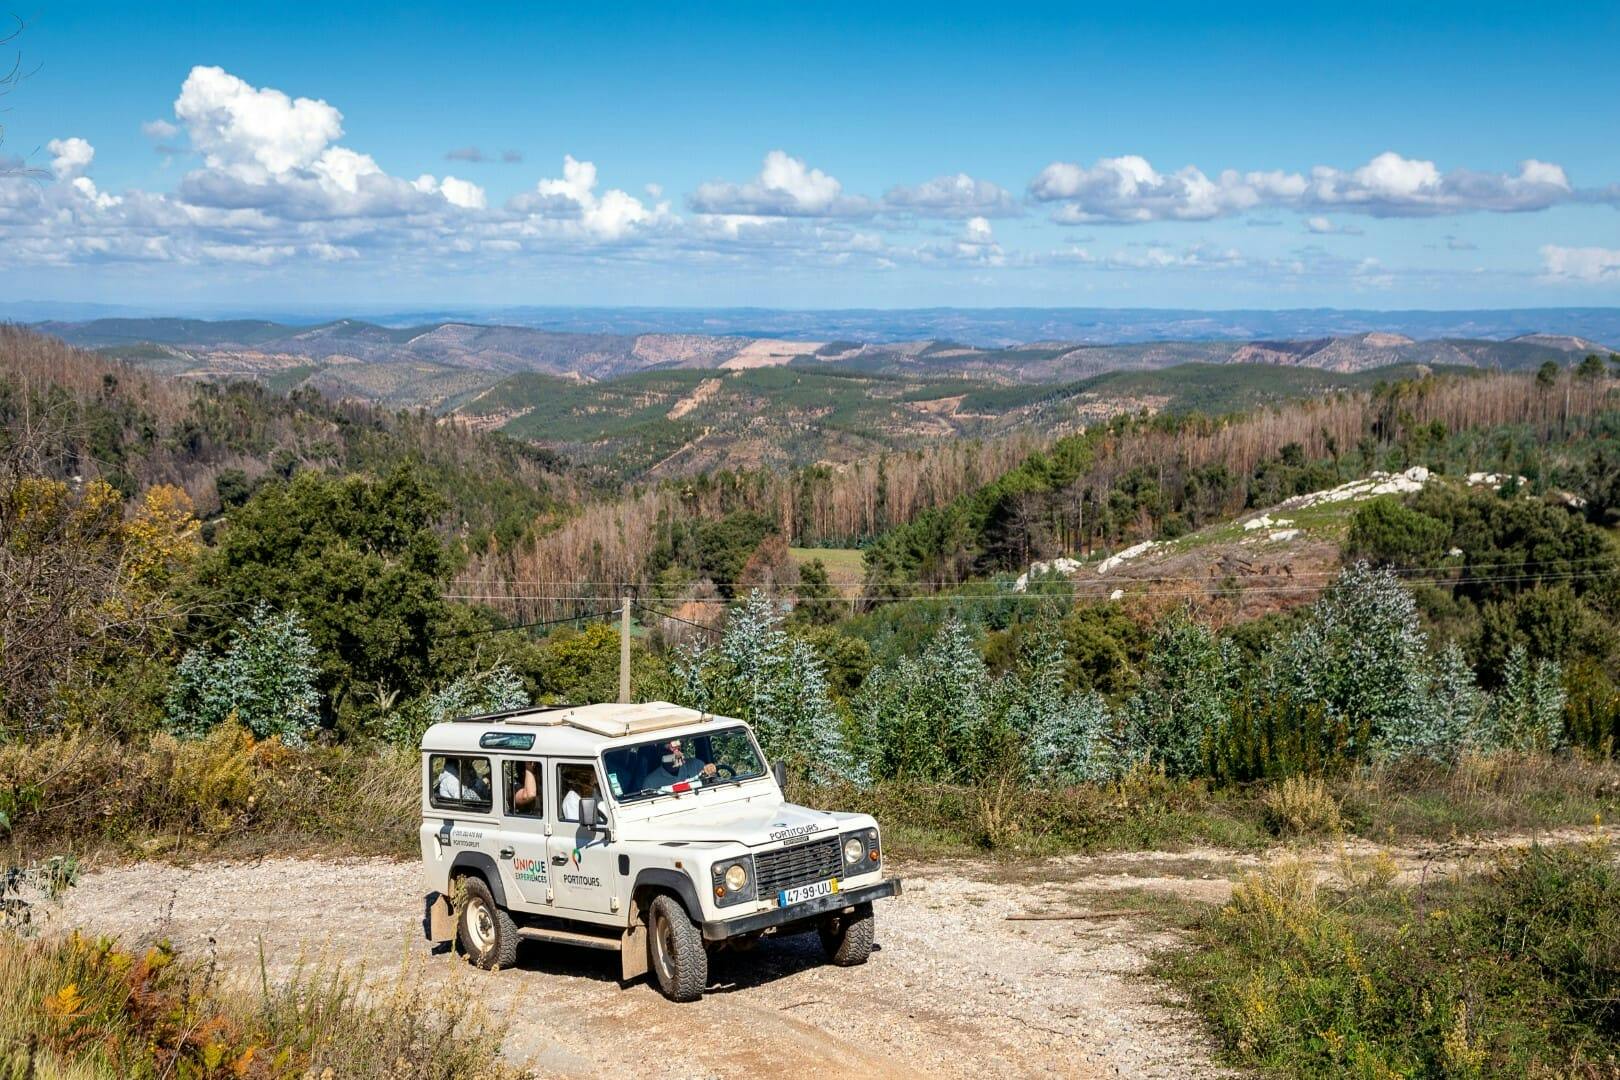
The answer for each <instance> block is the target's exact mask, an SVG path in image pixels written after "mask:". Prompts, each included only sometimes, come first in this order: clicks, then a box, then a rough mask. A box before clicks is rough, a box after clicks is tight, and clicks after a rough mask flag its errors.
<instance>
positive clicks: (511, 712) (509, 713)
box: [451, 705, 579, 724]
mask: <svg viewBox="0 0 1620 1080" xmlns="http://www.w3.org/2000/svg"><path fill="white" fill-rule="evenodd" d="M578 707H579V706H577V705H525V706H523V707H522V708H521V709H506V710H504V711H502V712H489V713H477V714H475V715H473V716H457V717H454V718H453V719H452V720H451V722H452V723H456V724H488V723H493V722H494V721H497V720H510V719H512V718H513V717H515V716H528V715H529V714H531V713H543V712H557V711H559V710H561V709H577V708H578Z"/></svg>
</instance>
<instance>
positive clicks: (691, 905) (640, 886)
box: [630, 868, 703, 926]
mask: <svg viewBox="0 0 1620 1080" xmlns="http://www.w3.org/2000/svg"><path fill="white" fill-rule="evenodd" d="M650 892H668V893H674V894H675V898H676V899H677V900H679V901H680V902H681V907H683V908H685V909H686V914H687V917H688V918H690V919H691V920H692V921H693V922H694V923H696V924H698V925H699V926H702V925H703V905H702V903H701V902H699V900H698V894H697V887H696V886H694V885H693V884H692V879H691V878H689V877H687V876H686V875H685V874H683V873H681V872H680V871H679V870H664V869H658V868H651V869H647V870H643V871H642V872H641V873H639V874H637V875H636V884H635V887H634V888H633V889H631V890H630V893H631V895H632V896H636V897H640V896H642V895H643V894H645V893H650ZM650 905H651V901H650V900H647V901H639V900H638V906H639V907H640V908H641V910H643V911H645V910H646V909H647V908H648V907H649V906H650Z"/></svg>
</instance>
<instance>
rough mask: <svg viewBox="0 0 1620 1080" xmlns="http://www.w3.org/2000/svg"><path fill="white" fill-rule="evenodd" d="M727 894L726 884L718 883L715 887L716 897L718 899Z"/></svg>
mask: <svg viewBox="0 0 1620 1080" xmlns="http://www.w3.org/2000/svg"><path fill="white" fill-rule="evenodd" d="M725 895H726V887H725V886H724V885H716V886H715V887H714V898H715V899H716V900H718V899H720V898H721V897H723V896H725Z"/></svg>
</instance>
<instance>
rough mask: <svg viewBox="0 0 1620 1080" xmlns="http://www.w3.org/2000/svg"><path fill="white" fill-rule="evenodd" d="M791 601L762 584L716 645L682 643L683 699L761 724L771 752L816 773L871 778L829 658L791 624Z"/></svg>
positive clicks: (677, 665)
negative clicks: (833, 688)
mask: <svg viewBox="0 0 1620 1080" xmlns="http://www.w3.org/2000/svg"><path fill="white" fill-rule="evenodd" d="M785 615H786V612H785V611H784V610H783V606H782V605H781V604H779V603H778V602H776V601H774V600H772V599H770V598H769V597H767V596H766V595H765V594H764V593H762V592H760V591H759V590H757V589H756V590H754V591H753V592H751V593H750V594H749V596H748V599H747V600H746V601H744V602H743V603H742V604H741V605H740V606H738V607H736V608H733V609H732V611H731V613H730V615H729V616H728V617H727V619H726V625H725V631H724V633H723V634H722V636H721V639H720V642H719V643H718V644H717V645H716V644H708V643H700V644H696V645H689V646H686V647H684V648H682V649H681V650H680V651H679V653H678V655H677V656H676V658H675V661H674V665H673V667H674V670H673V673H672V674H673V679H674V682H675V686H676V696H677V699H678V700H679V701H680V703H681V704H684V705H688V706H690V707H692V708H695V709H702V710H703V711H705V712H712V713H718V714H720V715H723V716H735V717H737V718H738V719H740V720H746V721H747V722H748V723H749V724H751V725H753V728H754V731H755V733H756V734H757V735H758V736H759V741H760V745H761V746H762V747H763V748H764V750H765V754H766V756H767V757H769V758H771V759H772V760H775V761H782V762H784V763H785V764H786V765H787V766H788V768H789V769H791V770H793V771H794V772H795V773H797V774H799V775H804V776H808V777H810V778H811V779H814V780H822V781H826V780H840V779H854V780H863V779H864V778H865V773H864V770H863V769H862V768H861V766H860V765H859V763H858V762H857V760H856V758H855V756H854V755H853V754H852V753H851V752H850V748H849V743H848V740H847V739H846V737H845V734H844V725H843V722H842V720H841V718H840V717H839V715H838V712H837V710H836V709H835V708H834V707H833V703H832V696H831V693H830V692H829V690H828V686H827V674H826V669H825V668H824V667H823V665H822V661H821V657H820V656H818V655H817V653H816V651H815V649H814V648H813V647H812V646H811V645H810V644H808V643H807V642H805V641H803V640H801V639H799V638H796V637H793V636H791V635H789V634H788V632H787V631H786V630H784V629H783V626H782V624H783V620H784V617H785Z"/></svg>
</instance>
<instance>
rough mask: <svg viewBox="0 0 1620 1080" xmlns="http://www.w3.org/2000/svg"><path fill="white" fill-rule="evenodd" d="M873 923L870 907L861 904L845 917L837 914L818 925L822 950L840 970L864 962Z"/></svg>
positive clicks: (871, 935)
mask: <svg viewBox="0 0 1620 1080" xmlns="http://www.w3.org/2000/svg"><path fill="white" fill-rule="evenodd" d="M875 929H876V920H875V919H874V918H873V915H872V905H871V904H861V905H859V906H858V907H856V908H855V910H854V911H852V912H850V913H849V914H848V915H844V914H838V915H834V916H832V917H831V918H829V919H828V920H827V921H826V922H824V923H822V924H821V947H822V948H823V949H825V950H826V951H827V959H829V960H831V961H832V962H833V963H835V964H837V965H838V966H839V967H854V966H855V965H857V964H864V963H866V959H867V957H869V956H871V955H872V937H873V933H874V931H875Z"/></svg>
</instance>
